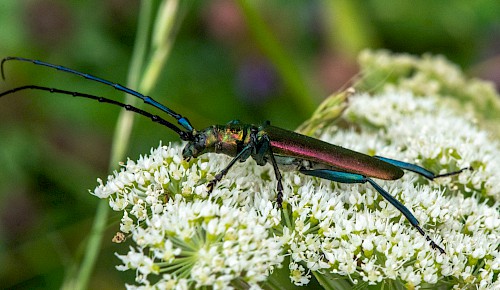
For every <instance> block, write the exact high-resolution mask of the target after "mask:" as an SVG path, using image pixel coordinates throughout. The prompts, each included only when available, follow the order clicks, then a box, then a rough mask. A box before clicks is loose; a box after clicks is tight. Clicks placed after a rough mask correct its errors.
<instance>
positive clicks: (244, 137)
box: [0, 57, 472, 254]
mask: <svg viewBox="0 0 500 290" xmlns="http://www.w3.org/2000/svg"><path fill="white" fill-rule="evenodd" d="M9 60H16V61H22V62H30V63H33V64H35V65H40V66H45V67H49V68H52V69H56V70H60V71H63V72H67V73H70V74H75V75H78V76H81V77H84V78H86V79H89V80H92V81H95V82H99V83H102V84H105V85H108V86H111V87H113V88H115V89H116V90H118V91H122V92H125V93H127V94H130V95H132V96H135V97H137V98H140V99H142V100H143V101H144V102H145V103H146V104H148V105H151V106H153V107H155V108H157V109H159V110H161V111H163V112H165V113H167V114H168V115H169V116H171V117H173V118H174V119H176V121H177V124H178V125H175V124H173V123H171V122H169V121H167V120H165V119H163V118H161V117H159V116H158V115H155V114H152V113H150V112H147V111H145V110H142V109H139V108H137V107H134V106H131V105H128V104H124V103H121V102H118V101H115V100H111V99H107V98H103V97H99V96H95V95H90V94H86V93H80V92H73V91H67V90H61V89H56V88H49V87H44V86H37V85H25V86H20V87H16V88H13V89H11V90H7V91H4V92H2V93H0V97H3V96H6V95H9V94H12V93H15V92H18V91H22V90H28V89H31V90H42V91H49V92H51V93H57V94H63V95H71V96H74V97H82V98H88V99H93V100H97V101H99V102H102V103H109V104H112V105H115V106H120V107H122V108H124V109H126V110H128V111H132V112H134V113H137V114H140V115H143V116H145V117H147V118H150V119H151V120H152V121H153V122H156V123H159V124H161V125H164V126H166V127H168V128H170V129H171V130H173V131H174V132H175V133H177V134H178V135H179V138H180V139H181V140H183V141H187V144H186V146H185V147H184V149H183V152H182V156H183V158H184V159H186V160H188V159H190V158H196V157H198V156H200V155H203V154H205V153H209V152H213V153H220V154H225V155H228V156H231V157H233V158H232V160H231V161H230V162H229V164H227V165H226V167H224V168H223V169H222V170H221V171H220V172H219V173H217V174H216V175H215V177H214V179H213V180H211V181H209V183H208V184H207V189H208V192H209V193H211V192H212V191H213V189H214V188H215V186H216V184H217V183H218V182H219V181H220V180H221V179H222V178H223V177H224V176H225V175H226V174H227V173H228V171H229V170H230V169H231V167H232V166H233V165H234V164H235V163H236V162H237V161H240V162H244V161H246V160H247V159H248V158H249V157H252V158H253V159H254V160H255V162H256V163H257V164H258V165H260V166H264V165H266V164H267V163H270V164H271V165H272V166H273V169H274V174H275V178H276V182H277V186H276V190H277V197H276V203H277V206H278V207H281V205H282V202H283V184H282V175H281V171H280V170H295V171H298V172H300V173H302V174H305V175H309V176H314V177H319V178H322V179H327V180H331V181H335V182H340V183H369V184H370V185H371V186H372V187H373V188H374V189H375V190H376V191H377V192H378V193H380V194H381V195H382V196H383V197H384V198H385V199H386V200H387V201H388V202H389V203H391V204H392V205H393V206H394V207H396V208H397V209H398V210H399V211H400V212H401V213H402V214H403V215H404V216H405V217H406V219H407V220H408V221H409V222H410V224H411V225H412V226H413V227H414V228H416V229H417V231H418V232H419V233H420V234H421V235H422V236H424V237H425V238H426V239H427V241H428V242H429V243H430V245H431V247H432V248H433V249H437V250H438V251H439V252H440V253H442V254H444V253H445V251H444V249H443V248H442V247H441V246H439V245H438V244H436V243H435V242H434V241H433V240H432V239H431V238H430V237H429V236H428V235H427V234H426V233H425V232H424V230H423V229H422V228H421V227H420V225H419V224H420V223H419V221H418V220H417V218H415V216H414V215H413V214H412V212H411V211H410V210H409V209H408V208H407V207H406V206H404V205H403V204H402V203H401V202H400V201H398V200H397V199H396V198H394V197H393V196H392V195H391V194H389V193H388V192H387V191H386V190H385V189H383V188H382V187H381V186H380V185H378V184H377V183H376V182H375V181H374V180H373V179H372V178H376V179H382V180H397V179H400V178H401V177H402V176H403V174H404V170H407V171H412V172H414V173H417V174H419V175H421V176H423V177H425V178H427V179H429V180H434V179H436V178H440V177H446V176H452V175H456V174H459V173H461V172H463V171H464V170H467V169H472V168H470V167H466V168H462V169H460V170H458V171H453V172H448V173H444V174H435V173H433V172H431V171H429V170H427V169H425V168H423V167H421V166H418V165H416V164H412V163H407V162H403V161H399V160H395V159H390V158H386V157H382V156H369V155H366V154H363V153H360V152H356V151H353V150H350V149H347V148H344V147H341V146H337V145H334V144H330V143H327V142H324V141H321V140H318V139H315V138H312V137H309V136H305V135H302V134H299V133H296V132H293V131H289V130H285V129H282V128H279V127H276V126H272V125H271V124H270V122H269V121H267V122H264V123H263V124H261V125H252V124H244V123H241V122H240V121H238V120H234V121H230V122H229V123H227V124H225V125H212V126H209V127H207V128H205V129H203V130H200V131H197V130H195V129H194V127H193V126H192V125H191V123H190V121H189V120H188V119H187V118H186V117H184V116H182V115H181V114H178V113H176V112H174V111H173V110H171V109H170V108H168V107H167V106H165V105H162V104H161V103H159V102H157V101H156V100H154V99H152V98H151V97H148V96H145V95H143V94H141V93H139V92H137V91H135V90H132V89H130V88H127V87H125V86H122V85H120V84H118V83H113V82H110V81H107V80H105V79H102V78H99V77H96V76H93V75H90V74H86V73H82V72H79V71H76V70H73V69H70V68H67V67H64V66H60V65H54V64H50V63H46V62H43V61H39V60H34V59H28V58H22V57H6V58H4V59H3V60H2V62H1V64H0V70H1V74H2V78H3V79H5V74H4V64H5V62H6V61H9ZM178 126H180V127H178Z"/></svg>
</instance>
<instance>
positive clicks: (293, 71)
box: [238, 0, 316, 118]
mask: <svg viewBox="0 0 500 290" xmlns="http://www.w3.org/2000/svg"><path fill="white" fill-rule="evenodd" d="M238 4H239V5H240V7H241V11H242V12H243V15H244V17H245V19H246V21H247V24H248V28H249V30H250V32H251V33H252V34H253V36H254V39H255V41H257V43H258V45H259V46H260V48H261V49H262V52H263V53H264V54H265V55H266V56H267V57H268V58H269V60H270V61H271V62H272V64H273V65H274V68H275V69H276V71H277V72H278V74H279V75H280V77H281V78H282V79H283V82H284V83H285V85H286V86H287V87H288V89H289V90H290V93H291V94H290V96H291V97H292V98H293V101H294V103H295V105H296V106H297V108H299V109H301V113H302V116H303V117H304V118H306V117H307V116H308V115H309V114H310V113H311V112H312V111H313V110H314V109H315V108H316V104H315V102H314V98H313V94H312V93H311V92H310V90H309V88H308V87H307V85H306V83H307V82H306V80H305V79H304V78H303V77H302V76H301V74H300V73H299V71H300V70H299V69H298V68H297V66H296V65H294V62H293V58H292V57H291V56H290V55H288V54H287V53H286V50H285V49H284V48H283V47H282V46H281V45H280V44H279V42H278V41H277V39H276V37H274V36H273V34H272V32H271V31H270V30H269V28H268V27H267V26H266V25H265V23H264V21H263V20H262V18H261V17H260V16H259V15H258V13H257V11H256V10H255V8H254V7H252V5H254V4H252V3H251V1H246V0H238Z"/></svg>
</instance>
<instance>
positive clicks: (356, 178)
mask: <svg viewBox="0 0 500 290" xmlns="http://www.w3.org/2000/svg"><path fill="white" fill-rule="evenodd" d="M299 172H300V173H302V174H305V175H310V176H316V177H319V178H323V179H328V180H331V181H336V182H340V183H367V182H368V183H370V184H371V186H373V188H375V190H376V191H377V192H378V193H380V194H381V195H382V196H383V197H384V198H385V199H386V200H387V201H388V202H390V203H391V204H392V205H393V206H394V207H396V208H397V209H398V210H399V211H400V212H401V213H402V214H403V215H404V216H405V217H406V219H407V220H408V221H409V222H410V224H411V225H412V226H413V227H415V228H416V229H417V230H418V232H419V233H420V234H421V235H422V236H424V237H425V238H426V239H427V241H429V242H430V245H431V247H432V248H433V249H437V250H439V251H440V252H441V253H442V254H444V253H445V251H444V250H443V248H441V247H440V246H438V245H437V244H436V243H435V242H434V241H433V240H432V239H431V238H430V237H429V236H428V235H427V234H426V233H425V232H424V230H423V229H422V228H421V227H420V226H419V224H420V222H419V221H418V220H417V218H416V217H415V216H414V215H413V214H412V213H411V211H410V210H409V209H408V208H407V207H406V206H404V205H403V204H402V203H401V202H400V201H399V200H397V199H396V198H394V197H393V196H392V195H391V194H389V193H388V192H387V191H385V190H384V189H383V188H382V187H381V186H380V185H378V184H377V183H376V182H375V181H373V180H372V179H371V178H368V177H366V176H363V175H360V174H356V173H349V172H342V171H335V170H330V169H313V170H306V169H301V170H299Z"/></svg>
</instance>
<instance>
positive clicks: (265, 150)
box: [252, 134, 283, 208]
mask: <svg viewBox="0 0 500 290" xmlns="http://www.w3.org/2000/svg"><path fill="white" fill-rule="evenodd" d="M256 147H257V150H256V151H257V152H256V153H255V154H254V155H252V157H253V159H255V162H257V164H258V165H261V166H264V165H266V163H267V161H268V158H269V159H270V161H271V164H272V165H273V168H274V176H275V177H276V182H277V185H276V191H277V192H278V193H277V195H276V203H277V204H278V208H280V207H281V204H282V203H283V183H282V181H281V179H282V177H281V172H280V170H279V168H278V163H277V162H276V158H275V157H274V154H273V150H272V148H271V140H270V139H269V136H267V135H265V134H264V135H262V136H261V137H260V138H259V140H258V141H257V146H256Z"/></svg>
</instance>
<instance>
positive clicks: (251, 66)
mask: <svg viewBox="0 0 500 290" xmlns="http://www.w3.org/2000/svg"><path fill="white" fill-rule="evenodd" d="M155 3H156V2H155ZM251 6H252V7H253V8H254V9H256V11H257V13H258V15H259V16H260V17H261V18H262V19H263V20H264V24H265V25H266V26H267V28H268V29H269V30H270V31H272V33H273V36H274V37H275V38H276V39H277V40H278V43H279V45H280V46H281V48H282V49H283V50H284V52H285V55H286V58H285V61H286V63H287V66H288V70H289V71H293V73H294V74H295V75H296V76H297V77H298V79H299V80H300V81H301V82H299V83H298V85H297V86H298V87H299V88H300V90H301V92H302V95H303V97H304V98H303V101H298V98H293V97H291V95H293V94H297V88H291V87H290V85H289V84H287V83H286V82H283V78H282V76H281V74H280V72H279V71H278V70H277V69H276V67H275V66H274V65H273V62H272V61H269V58H268V53H266V51H265V48H264V47H265V41H266V40H265V39H262V38H259V37H256V36H254V35H253V34H252V33H251V32H250V31H251V27H249V26H248V23H247V22H246V21H245V18H244V17H243V16H242V12H241V7H240V6H239V2H237V1H231V0H216V1H184V2H182V5H181V7H180V13H181V15H182V22H179V23H177V25H178V33H177V36H176V40H175V43H174V47H173V49H172V51H171V54H170V56H169V59H168V61H167V64H166V68H165V69H164V71H163V73H162V77H161V79H160V81H159V83H158V84H157V86H156V87H155V89H154V90H153V93H152V94H151V96H154V97H155V98H156V99H157V100H159V101H160V102H163V103H165V104H166V105H167V106H169V107H171V108H172V109H174V110H175V111H177V112H180V113H182V114H183V115H185V116H188V117H189V119H190V120H191V122H192V124H193V125H194V126H195V127H196V128H198V129H201V128H204V127H206V126H208V125H211V124H216V123H217V124H224V123H226V122H227V121H229V120H231V119H234V118H238V119H240V120H242V121H243V122H245V123H260V122H262V121H264V120H271V121H272V123H273V124H275V125H277V126H281V127H284V128H287V129H291V130H293V129H294V128H296V127H297V126H298V125H299V124H300V123H301V122H303V121H304V120H305V119H307V118H308V117H309V114H310V113H312V110H313V109H314V105H315V104H319V102H320V101H321V100H322V98H324V97H326V96H327V95H328V94H330V93H332V92H334V91H336V90H338V89H340V88H342V87H345V86H346V85H348V82H349V81H350V80H351V79H352V78H353V77H354V76H355V75H356V73H357V67H356V55H357V53H358V52H359V51H360V50H362V49H364V48H387V49H390V50H392V51H395V52H408V53H413V54H422V53H426V52H430V53H434V54H443V55H445V56H446V57H448V58H449V59H451V60H452V61H454V62H456V63H458V64H459V65H461V66H462V67H463V68H464V69H465V70H466V71H467V72H468V73H469V75H471V76H478V77H482V78H485V79H490V80H493V81H496V82H497V87H498V84H499V83H500V18H499V17H498V15H500V2H499V1H497V0H483V1H465V0H462V1H449V0H448V1H435V2H434V1H374V0H373V1H285V0H280V1H252V2H251ZM138 9H139V0H100V1H97V0H88V1H81V0H19V1H11V0H0V57H5V56H23V57H28V58H35V59H40V60H44V61H47V62H51V63H55V64H63V65H65V66H68V67H71V68H73V69H77V70H80V71H83V72H87V73H91V74H94V75H98V76H100V77H103V78H106V79H108V80H111V81H114V82H118V83H122V84H124V83H126V76H127V69H128V67H129V62H130V56H131V52H132V48H133V43H134V37H135V33H136V22H137V17H138ZM263 42H264V44H263ZM5 73H6V81H2V82H1V83H0V91H4V90H7V89H10V88H13V87H15V86H20V85H25V84H38V85H45V86H49V87H57V88H60V89H67V90H74V91H79V92H86V93H92V94H98V95H101V96H106V97H112V98H116V99H122V94H120V93H119V92H116V91H115V90H113V89H112V88H107V87H105V86H103V85H100V84H97V83H95V82H91V81H87V80H85V79H83V78H79V77H76V76H71V75H68V74H65V73H61V72H57V71H55V70H50V69H48V68H43V67H39V66H35V65H31V64H28V63H20V62H8V63H7V64H6V66H5ZM281 73H282V72H281ZM143 108H144V106H143ZM118 112H119V109H117V108H114V107H110V106H109V105H104V104H99V103H97V102H92V101H87V100H83V99H81V100H80V99H73V98H71V97H68V96H58V95H51V94H49V93H44V92H35V91H31V92H28V91H25V92H21V93H17V94H14V95H9V96H7V97H5V98H2V99H0V285H1V286H0V287H8V288H17V289H24V288H26V289H28V288H29V289H34V288H43V289H47V288H48V289H52V288H58V287H59V286H60V285H61V283H62V281H63V278H64V274H65V272H66V271H68V267H69V265H71V263H72V261H73V260H74V259H78V258H79V256H80V255H81V254H82V253H81V251H82V241H85V240H86V238H87V235H88V233H89V230H90V226H91V223H92V219H93V215H94V213H95V208H96V204H97V202H98V199H97V198H96V197H94V196H92V195H90V194H89V193H88V190H89V189H93V188H94V187H95V185H96V184H97V183H96V178H98V177H100V178H103V179H105V177H106V176H107V174H108V173H107V167H108V162H109V153H110V145H111V139H112V136H113V129H114V125H115V122H116V118H117V115H118ZM132 134H133V135H132V141H131V146H130V149H129V151H128V154H127V156H129V157H130V158H131V159H137V158H138V157H139V155H140V154H147V153H149V151H150V148H151V147H156V146H158V144H159V142H160V141H162V142H163V144H167V143H168V142H171V141H173V142H177V141H178V138H177V137H176V135H174V134H171V132H169V131H168V130H167V129H165V128H162V127H160V126H158V125H155V124H153V123H152V122H150V121H149V120H147V119H145V118H137V119H136V123H135V125H134V130H133V133H132ZM119 219H120V216H116V215H114V214H112V215H111V219H110V221H109V233H108V234H107V235H106V236H105V241H104V244H103V250H102V252H101V254H100V258H99V261H98V265H97V268H96V270H95V271H94V276H93V278H92V282H91V285H90V287H91V288H92V289H98V288H99V289H114V288H123V283H124V282H125V281H128V282H129V283H132V282H133V278H131V276H130V275H129V274H128V273H120V272H117V271H116V270H115V268H114V266H115V265H117V264H118V263H119V261H118V259H116V257H115V256H114V254H113V253H114V252H120V253H126V251H127V249H126V246H124V245H115V244H113V243H112V242H111V238H112V237H113V235H114V233H115V232H116V231H117V230H118V221H119ZM130 274H133V273H130Z"/></svg>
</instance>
